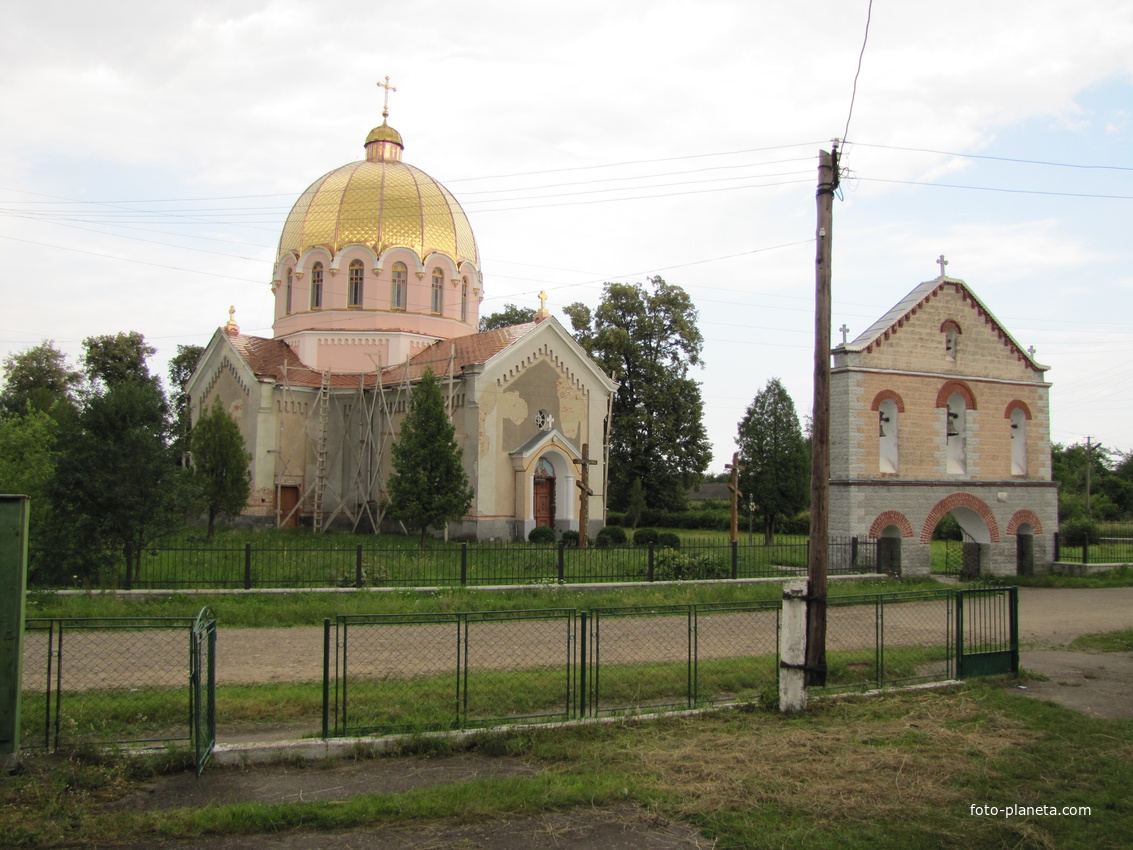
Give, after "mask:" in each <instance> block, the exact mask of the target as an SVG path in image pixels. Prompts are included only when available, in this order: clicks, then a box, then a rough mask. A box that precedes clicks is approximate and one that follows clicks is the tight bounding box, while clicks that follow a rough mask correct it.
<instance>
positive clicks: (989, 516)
mask: <svg viewBox="0 0 1133 850" xmlns="http://www.w3.org/2000/svg"><path fill="white" fill-rule="evenodd" d="M953 508H968V509H969V510H973V511H975V512H976V513H977V514H979V515H980V519H982V520H983V521H984V522H985V523H986V524H987V533H988V536H989V537H990V538H991V542H992V543H998V542H999V523H997V522H996V521H995V514H993V513H992V512H991V508H989V507H988V506H987V505H986V504H984V501H983V499H980V498H978V497H976V496H973V495H972V494H971V493H953V494H952V495H951V496H945V497H944V498H943V499H941V500H940V501H939V502H937V503H936V506H935V507H934V508H933V509H932V510H931V511H929V512H928V519H926V520H925V522H924V526H922V528H921V543H931V542H932V532H933V529H935V528H936V524H937V523H938V522H940V518H941V517H942V516H944V515H945V514H946V513H948V512H949V511H951V510H952V509H953Z"/></svg>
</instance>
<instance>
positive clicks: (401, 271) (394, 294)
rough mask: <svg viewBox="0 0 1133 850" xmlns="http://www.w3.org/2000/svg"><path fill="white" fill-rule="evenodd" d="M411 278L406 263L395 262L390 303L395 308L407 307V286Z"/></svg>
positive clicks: (402, 308)
mask: <svg viewBox="0 0 1133 850" xmlns="http://www.w3.org/2000/svg"><path fill="white" fill-rule="evenodd" d="M408 279H409V272H408V271H407V270H406V268H405V263H394V264H393V287H392V289H391V292H390V299H389V304H390V307H391V308H392V309H394V310H404V309H405V286H406V281H407V280H408Z"/></svg>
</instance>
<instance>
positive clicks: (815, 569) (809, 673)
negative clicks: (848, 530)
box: [805, 144, 838, 687]
mask: <svg viewBox="0 0 1133 850" xmlns="http://www.w3.org/2000/svg"><path fill="white" fill-rule="evenodd" d="M837 188H838V146H837V144H835V145H834V147H833V150H832V152H827V151H819V155H818V189H817V191H816V193H815V199H816V204H817V207H818V225H817V232H816V234H815V241H816V243H817V247H816V250H815V260H814V284H815V293H814V408H813V415H812V420H813V425H812V427H813V431H812V434H811V439H812V452H811V468H810V551H809V556H808V559H807V578H808V582H807V606H806V664H805V668H806V684H807V686H808V687H809V686H816V687H821V686H823V685H825V684H826V572H827V570H826V565H827V552H828V548H829V539H830V256H831V243H832V242H833V237H834V227H833V225H834V191H835V190H836V189H837Z"/></svg>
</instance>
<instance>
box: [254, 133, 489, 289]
mask: <svg viewBox="0 0 1133 850" xmlns="http://www.w3.org/2000/svg"><path fill="white" fill-rule="evenodd" d="M401 148H402V142H401V134H400V133H398V132H397V130H395V129H393V128H392V127H390V126H389V125H388V124H386V123H385V122H384V121H383V122H382V124H381V126H379V127H375V128H374V129H373V130H372V131H370V135H369V136H368V137H367V139H366V151H367V158H366V159H365V160H363V161H361V162H352V163H350V164H348V165H344V166H342V167H341V168H336V169H335V170H334V171H331V172H330V173H329V174H325V175H323V176H322V177H320V178H319V179H318V180H316V181H315V182H314V183H312V184H311V185H310V186H309V187H308V188H307V190H306V191H305V192H304V193H303V194H302V195H300V197H299V200H298V201H296V202H295V206H294V207H292V208H291V213H290V215H288V216H287V223H286V224H285V225H284V226H283V235H282V236H281V237H280V240H279V254H278V255H277V256H279V257H282V256H283V255H284V254H286V253H288V252H294V253H295V254H296V255H302V253H303V252H304V251H305V250H307V249H308V248H311V247H314V246H322V247H325V248H327V249H328V250H329V251H330V252H331V254H332V255H334V254H337V253H338V251H339V250H340V249H341V248H342V247H343V246H345V245H348V244H351V243H362V244H365V245H369V246H370V247H371V248H372V249H373V250H374V253H376V254H378V255H381V253H382V252H383V251H385V250H386V249H387V248H391V247H394V246H404V247H407V248H412V249H413V250H414V251H416V252H417V255H418V256H419V257H421V258H424V257H426V256H428V255H429V254H431V253H433V252H434V251H437V252H440V253H442V254H445V255H447V256H449V257H451V258H452V259H453V260H454V261H455V262H456V264H457V265H458V266H459V264H460V263H462V262H464V261H465V260H469V261H471V262H472V263H473V264H474V265H475V266H476V267H477V268H479V267H480V255H479V253H478V251H477V249H476V238H475V236H473V234H472V226H471V225H470V224H469V223H468V218H467V216H465V214H464V210H463V209H461V207H460V204H459V203H458V202H457V200H456V198H455V197H453V194H452V192H450V191H449V190H448V189H446V188H445V187H444V186H442V185H441V184H440V183H438V182H437V181H436V180H434V179H433V178H432V177H430V176H429V175H428V174H426V173H425V172H424V171H422V170H421V169H419V168H415V167H413V166H412V165H409V164H408V163H404V162H401Z"/></svg>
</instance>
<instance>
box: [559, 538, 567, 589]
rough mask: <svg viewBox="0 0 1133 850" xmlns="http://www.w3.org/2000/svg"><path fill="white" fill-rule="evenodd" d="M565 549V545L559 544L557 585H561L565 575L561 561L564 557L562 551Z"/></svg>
mask: <svg viewBox="0 0 1133 850" xmlns="http://www.w3.org/2000/svg"><path fill="white" fill-rule="evenodd" d="M565 549H566V544H565V543H559V584H563V582H564V580H565V576H566V573H565V571H564V569H563V566H564V565H563V559H564V557H565V555H564V550H565Z"/></svg>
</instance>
